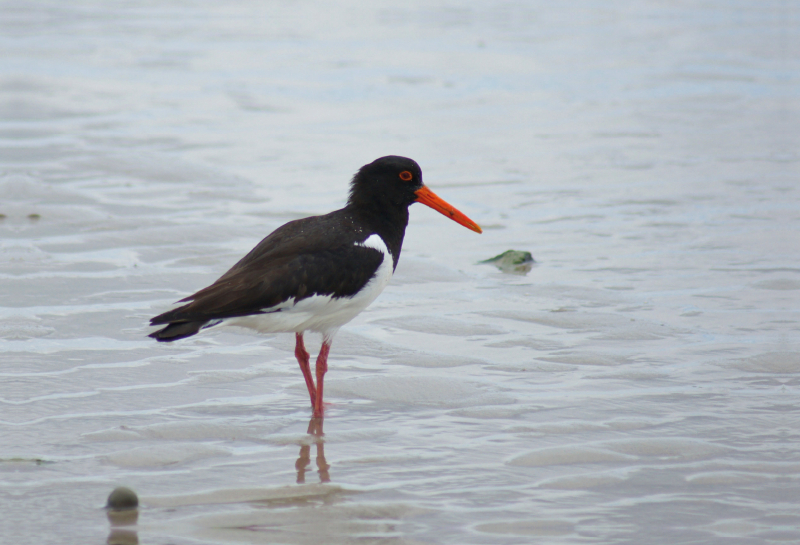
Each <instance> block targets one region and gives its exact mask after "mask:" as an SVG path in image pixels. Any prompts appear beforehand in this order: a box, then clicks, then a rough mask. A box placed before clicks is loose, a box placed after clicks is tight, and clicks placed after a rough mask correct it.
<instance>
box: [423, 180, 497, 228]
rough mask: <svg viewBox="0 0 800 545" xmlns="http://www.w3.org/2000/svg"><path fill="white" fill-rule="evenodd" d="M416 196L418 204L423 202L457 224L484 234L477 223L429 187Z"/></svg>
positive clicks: (425, 187) (424, 187)
mask: <svg viewBox="0 0 800 545" xmlns="http://www.w3.org/2000/svg"><path fill="white" fill-rule="evenodd" d="M414 194H415V195H416V196H417V200H416V202H421V203H422V204H424V205H427V206H430V207H431V208H433V209H434V210H436V211H437V212H439V213H441V214H444V215H445V216H447V217H448V218H450V219H451V220H453V221H454V222H456V223H460V224H461V225H463V226H464V227H466V228H467V229H471V230H472V231H475V232H476V233H483V231H482V230H481V228H480V227H479V226H478V224H477V223H475V222H474V221H472V220H471V219H469V218H468V217H467V216H465V215H464V214H462V213H461V212H459V211H458V210H457V209H456V207H455V206H453V205H452V204H449V203H447V202H446V201H445V200H444V199H442V198H441V197H439V196H438V195H437V194H436V193H434V192H433V191H431V190H430V189H428V186H425V185H423V186H422V187H420V188H419V189H417V190H416V191H415V192H414Z"/></svg>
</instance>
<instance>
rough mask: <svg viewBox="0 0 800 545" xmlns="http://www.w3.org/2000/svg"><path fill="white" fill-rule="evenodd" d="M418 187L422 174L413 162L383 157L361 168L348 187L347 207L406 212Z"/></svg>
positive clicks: (415, 198) (419, 186)
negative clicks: (368, 207)
mask: <svg viewBox="0 0 800 545" xmlns="http://www.w3.org/2000/svg"><path fill="white" fill-rule="evenodd" d="M421 187H422V170H421V169H420V168H419V165H418V164H417V162H416V161H414V160H413V159H409V158H408V157H399V156H397V155H387V156H386V157H381V158H380V159H375V160H374V161H373V162H371V163H370V164H368V165H364V166H363V167H361V168H360V169H359V170H358V172H357V173H356V175H355V176H353V181H352V182H351V183H350V197H349V198H348V199H347V204H348V205H354V206H370V207H375V206H378V207H380V208H384V209H385V208H386V207H392V208H408V207H409V206H410V205H411V204H412V203H413V202H415V201H416V200H417V195H416V194H415V191H417V190H418V189H419V188H421Z"/></svg>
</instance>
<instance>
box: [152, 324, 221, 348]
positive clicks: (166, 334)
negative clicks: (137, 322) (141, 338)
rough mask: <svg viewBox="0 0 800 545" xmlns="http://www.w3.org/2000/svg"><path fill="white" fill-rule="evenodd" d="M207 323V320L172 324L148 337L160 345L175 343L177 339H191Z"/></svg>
mask: <svg viewBox="0 0 800 545" xmlns="http://www.w3.org/2000/svg"><path fill="white" fill-rule="evenodd" d="M154 320H155V318H154ZM208 322H209V320H203V321H200V322H172V323H170V324H169V325H168V326H167V327H165V328H164V329H159V330H158V331H156V332H155V333H151V334H150V335H148V337H152V338H154V339H155V340H157V341H158V342H162V343H164V342H172V341H177V340H178V339H185V338H186V337H191V336H192V335H194V334H195V333H197V332H198V331H200V330H201V329H202V328H203V326H204V325H206V324H207V323H208Z"/></svg>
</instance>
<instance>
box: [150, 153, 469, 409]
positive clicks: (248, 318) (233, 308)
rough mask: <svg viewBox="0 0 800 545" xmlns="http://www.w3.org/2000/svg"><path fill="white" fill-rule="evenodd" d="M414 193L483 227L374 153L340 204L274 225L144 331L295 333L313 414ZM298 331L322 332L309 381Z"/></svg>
mask: <svg viewBox="0 0 800 545" xmlns="http://www.w3.org/2000/svg"><path fill="white" fill-rule="evenodd" d="M415 202H421V203H422V204H425V205H428V206H430V207H431V208H433V209H434V210H437V211H438V212H441V213H442V214H444V215H445V216H447V217H449V218H450V219H452V220H453V221H455V222H457V223H460V224H461V225H463V226H465V227H467V228H468V229H471V230H473V231H475V232H478V233H480V232H481V228H480V227H478V225H477V224H476V223H475V222H473V221H472V220H471V219H469V218H468V217H467V216H465V215H464V214H462V213H461V212H459V211H458V210H456V209H455V208H454V207H453V206H451V205H450V204H448V203H447V202H445V201H444V200H442V199H441V198H439V197H438V196H437V195H436V194H435V193H433V191H431V190H430V189H428V188H427V186H425V185H424V184H423V183H422V171H421V170H420V168H419V165H418V164H417V163H416V161H413V160H411V159H408V158H406V157H398V156H395V155H390V156H387V157H381V158H380V159H376V160H375V161H373V162H372V163H370V164H368V165H365V166H363V167H361V169H359V171H358V172H357V173H356V175H355V176H354V177H353V180H352V182H351V184H350V196H349V198H348V200H347V205H346V206H345V207H344V208H342V209H341V210H336V211H335V212H331V213H330V214H326V215H324V216H312V217H309V218H304V219H299V220H295V221H290V222H289V223H287V224H286V225H283V226H282V227H279V228H278V229H276V230H275V231H274V232H273V233H272V234H270V235H269V236H267V237H266V238H265V239H264V240H262V241H261V242H260V243H258V245H257V246H256V247H255V248H253V249H252V250H251V251H250V253H249V254H247V255H246V256H244V257H243V258H242V259H241V260H240V261H239V262H238V263H236V265H234V266H233V267H231V269H230V270H229V271H228V272H226V273H225V274H223V275H222V276H221V277H220V278H219V279H218V280H217V281H216V282H214V283H213V284H211V285H210V286H208V287H207V288H204V289H202V290H200V291H198V292H197V293H195V294H194V295H190V296H189V297H186V298H185V299H181V300H180V301H179V303H184V302H187V304H185V305H183V306H181V307H178V308H176V309H173V310H170V311H167V312H165V313H163V314H160V315H158V316H156V317H155V318H153V319H152V320H150V325H162V324H167V326H166V327H164V328H162V329H159V330H158V331H156V332H154V333H151V334H150V337H153V338H154V339H156V340H158V341H162V342H171V341H175V340H178V339H183V338H185V337H190V336H192V335H194V334H195V333H197V332H198V331H200V330H201V329H205V328H209V327H212V326H217V325H221V324H225V325H234V326H243V327H247V328H251V329H254V330H256V331H259V332H263V333H277V332H294V334H295V340H296V346H295V350H294V353H295V357H297V362H298V363H299V364H300V369H301V370H302V372H303V377H304V378H305V381H306V386H307V387H308V394H309V396H310V397H311V406H312V408H313V411H314V416H315V417H321V416H322V413H323V405H322V389H323V380H324V377H325V372H326V371H327V369H328V352H329V351H330V348H331V341H332V340H333V336H334V335H335V334H336V332H337V331H338V330H339V328H340V327H341V326H342V325H344V324H346V323H347V322H349V321H350V320H352V319H353V318H354V317H355V316H356V315H357V314H358V313H359V312H361V311H362V310H364V309H365V308H366V307H367V305H369V304H370V303H371V302H372V301H374V300H375V298H376V297H377V296H378V295H379V294H380V292H381V291H383V288H385V287H386V284H388V283H389V279H390V278H391V277H392V274H393V273H394V270H395V268H396V267H397V260H398V259H399V258H400V249H401V247H402V246H403V236H404V235H405V231H406V225H408V207H409V206H411V205H412V204H413V203H415ZM305 331H316V332H319V333H322V348H320V351H319V356H318V357H317V362H316V375H317V382H316V385H315V384H314V379H313V377H312V376H311V368H310V364H309V354H308V352H307V351H306V348H305V345H304V344H303V333H304V332H305Z"/></svg>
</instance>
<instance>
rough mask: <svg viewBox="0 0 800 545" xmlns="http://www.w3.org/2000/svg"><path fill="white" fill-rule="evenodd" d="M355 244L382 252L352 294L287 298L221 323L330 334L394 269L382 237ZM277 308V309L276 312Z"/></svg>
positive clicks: (381, 286) (368, 299)
mask: <svg viewBox="0 0 800 545" xmlns="http://www.w3.org/2000/svg"><path fill="white" fill-rule="evenodd" d="M358 245H359V246H364V247H365V248H373V249H375V250H378V251H379V252H381V254H382V255H383V261H381V264H380V265H379V266H378V269H377V270H376V271H375V274H374V275H373V276H372V278H371V279H370V280H369V282H367V284H366V285H365V286H364V287H363V288H361V290H360V291H359V292H358V293H356V294H355V295H353V296H352V297H332V296H330V295H312V296H311V297H306V298H305V299H302V300H300V301H297V302H295V301H294V299H289V300H288V301H285V302H283V303H281V304H280V305H276V306H275V307H272V308H269V309H264V311H265V312H266V313H267V314H256V315H252V316H242V317H240V318H230V319H228V320H225V322H224V324H225V325H232V326H239V327H246V328H249V329H255V330H257V331H260V332H262V333H279V332H301V331H309V330H310V331H317V332H320V333H323V334H326V335H327V336H329V337H330V336H332V335H333V334H334V333H335V332H336V330H337V329H339V328H340V327H341V326H343V325H344V324H346V323H347V322H349V321H350V320H352V319H353V318H355V317H356V315H357V314H358V313H359V312H361V311H362V310H364V309H365V308H367V307H368V306H369V304H370V303H372V302H373V301H374V300H375V298H376V297H378V295H380V293H381V292H382V291H383V289H384V288H385V287H386V285H387V284H388V283H389V280H391V278H392V273H393V272H394V267H393V262H392V255H391V253H390V252H389V249H388V248H387V247H386V243H384V242H383V239H382V238H381V237H379V236H378V235H371V236H370V237H369V238H368V239H367V240H365V241H364V242H362V243H360V244H358ZM278 310H280V312H276V311H278Z"/></svg>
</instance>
